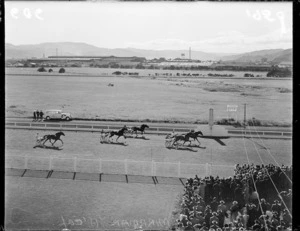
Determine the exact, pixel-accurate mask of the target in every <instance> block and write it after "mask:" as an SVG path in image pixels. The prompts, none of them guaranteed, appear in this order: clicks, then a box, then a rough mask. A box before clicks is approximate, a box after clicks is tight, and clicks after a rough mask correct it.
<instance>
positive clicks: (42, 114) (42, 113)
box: [40, 110, 44, 121]
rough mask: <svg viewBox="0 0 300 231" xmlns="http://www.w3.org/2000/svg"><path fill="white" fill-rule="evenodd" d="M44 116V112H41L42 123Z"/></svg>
mask: <svg viewBox="0 0 300 231" xmlns="http://www.w3.org/2000/svg"><path fill="white" fill-rule="evenodd" d="M43 116H44V112H43V111H42V110H40V119H41V121H43Z"/></svg>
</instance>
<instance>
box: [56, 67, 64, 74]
mask: <svg viewBox="0 0 300 231" xmlns="http://www.w3.org/2000/svg"><path fill="white" fill-rule="evenodd" d="M65 72H66V70H65V68H63V67H62V68H60V69H59V71H58V73H65Z"/></svg>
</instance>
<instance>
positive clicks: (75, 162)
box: [74, 156, 77, 172]
mask: <svg viewBox="0 0 300 231" xmlns="http://www.w3.org/2000/svg"><path fill="white" fill-rule="evenodd" d="M76 168H77V157H76V156H75V157H74V172H76Z"/></svg>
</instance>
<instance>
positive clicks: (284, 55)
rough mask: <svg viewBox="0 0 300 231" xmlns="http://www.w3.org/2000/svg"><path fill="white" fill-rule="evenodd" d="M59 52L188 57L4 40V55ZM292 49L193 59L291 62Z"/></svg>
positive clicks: (198, 55) (194, 55)
mask: <svg viewBox="0 0 300 231" xmlns="http://www.w3.org/2000/svg"><path fill="white" fill-rule="evenodd" d="M56 52H57V54H58V55H64V56H88V55H89V56H111V55H113V56H123V57H131V56H138V57H145V58H147V59H153V58H160V57H164V58H166V59H169V58H172V59H174V58H180V57H181V54H185V58H188V56H189V53H188V50H145V49H136V48H117V49H108V48H100V47H96V46H93V45H90V44H86V43H74V42H60V43H41V44H34V45H18V46H16V45H13V44H10V43H6V44H5V59H12V58H15V59H27V58H33V57H35V58H42V57H43V56H44V55H45V57H48V56H55V55H56ZM291 54H292V49H287V50H283V49H271V50H260V51H254V52H248V53H242V54H225V53H208V52H202V51H192V59H199V60H220V59H221V60H222V61H236V62H256V61H261V60H262V58H266V59H267V60H268V61H274V62H275V63H280V62H282V61H285V62H291Z"/></svg>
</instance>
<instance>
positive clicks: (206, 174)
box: [205, 163, 208, 176]
mask: <svg viewBox="0 0 300 231" xmlns="http://www.w3.org/2000/svg"><path fill="white" fill-rule="evenodd" d="M205 176H208V163H206V164H205Z"/></svg>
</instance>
